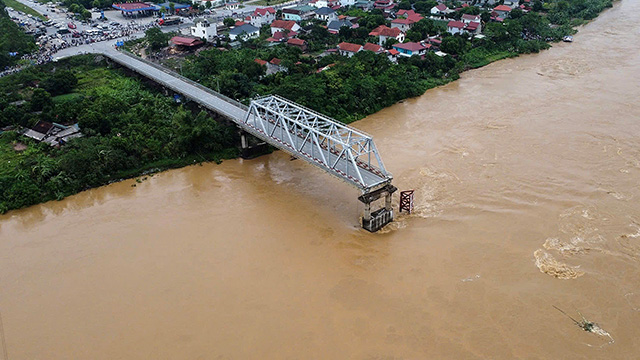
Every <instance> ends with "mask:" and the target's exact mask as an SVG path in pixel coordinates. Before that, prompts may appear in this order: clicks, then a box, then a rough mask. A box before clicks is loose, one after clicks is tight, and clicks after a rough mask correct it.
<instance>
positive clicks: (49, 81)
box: [40, 69, 78, 96]
mask: <svg viewBox="0 0 640 360" xmlns="http://www.w3.org/2000/svg"><path fill="white" fill-rule="evenodd" d="M76 84H78V79H77V78H76V77H75V75H73V73H72V72H71V71H69V70H64V69H60V70H58V71H56V72H55V73H53V75H51V76H49V77H47V78H46V79H44V80H43V81H42V83H41V84H40V86H41V87H42V88H43V89H45V90H47V91H48V92H49V93H50V94H51V95H53V96H56V95H61V94H66V93H68V92H70V91H71V90H72V89H73V88H74V87H75V86H76Z"/></svg>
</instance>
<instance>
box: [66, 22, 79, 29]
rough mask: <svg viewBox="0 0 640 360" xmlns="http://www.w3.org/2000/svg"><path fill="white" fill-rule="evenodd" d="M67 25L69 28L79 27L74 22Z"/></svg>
mask: <svg viewBox="0 0 640 360" xmlns="http://www.w3.org/2000/svg"><path fill="white" fill-rule="evenodd" d="M67 26H68V27H69V29H76V28H77V26H76V24H74V23H72V22H70V23H68V24H67Z"/></svg>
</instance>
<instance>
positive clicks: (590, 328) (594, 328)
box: [553, 305, 614, 344]
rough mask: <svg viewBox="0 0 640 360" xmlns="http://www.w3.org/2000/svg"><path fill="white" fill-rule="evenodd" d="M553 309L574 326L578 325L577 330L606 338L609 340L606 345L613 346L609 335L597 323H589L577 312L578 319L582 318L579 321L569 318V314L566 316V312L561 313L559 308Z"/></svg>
mask: <svg viewBox="0 0 640 360" xmlns="http://www.w3.org/2000/svg"><path fill="white" fill-rule="evenodd" d="M553 307H554V308H556V310H558V311H560V312H561V313H563V314H564V315H566V316H567V317H568V318H569V319H571V320H572V321H573V322H574V323H575V324H576V325H578V327H579V328H581V329H582V330H584V331H587V332H590V333H594V334H596V335H600V336H602V337H608V338H609V340H610V341H609V342H608V344H613V343H614V340H613V338H612V337H611V335H610V334H609V333H608V332H607V331H605V330H604V329H603V328H601V327H600V325H598V324H597V323H595V322H593V321H589V320H587V318H585V317H584V315H582V313H580V311H578V315H580V317H581V318H582V319H581V320H580V321H578V320H576V319H574V318H572V317H571V316H569V314H567V313H566V312H564V311H562V309H560V308H559V307H557V306H555V305H553Z"/></svg>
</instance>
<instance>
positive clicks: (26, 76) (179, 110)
mask: <svg viewBox="0 0 640 360" xmlns="http://www.w3.org/2000/svg"><path fill="white" fill-rule="evenodd" d="M0 93H1V94H3V95H2V97H1V98H0V110H1V113H0V124H1V126H7V125H22V126H32V125H34V124H35V123H36V122H37V121H38V120H46V121H52V122H57V123H62V124H74V123H79V125H80V128H81V129H82V132H83V133H84V134H85V135H86V136H85V137H83V138H78V139H73V140H71V141H70V142H69V144H67V145H65V146H63V147H61V148H59V149H58V148H52V147H50V146H48V145H47V144H42V143H36V142H35V141H32V140H30V139H28V138H25V137H22V136H19V135H18V134H17V133H15V132H4V133H2V134H1V135H0V212H5V211H7V210H9V209H15V208H20V207H23V206H28V205H32V204H35V203H39V202H42V201H46V200H51V199H61V198H63V197H65V196H67V195H70V194H74V193H77V192H78V191H81V190H84V189H88V188H91V187H95V186H100V185H103V184H106V183H109V182H111V181H115V180H118V179H121V178H124V177H131V176H135V175H137V174H140V173H142V172H144V171H147V170H151V169H165V168H169V167H176V166H183V165H185V164H189V163H193V162H194V161H198V162H200V161H206V160H219V159H221V158H229V157H235V156H236V153H237V150H236V148H235V143H236V139H235V136H236V135H235V131H234V130H233V129H232V128H229V127H225V126H222V125H219V124H218V123H217V122H216V121H214V120H212V119H211V118H210V117H209V116H208V115H207V114H206V113H204V112H201V113H199V114H197V115H194V114H192V113H191V112H190V111H188V110H186V109H184V108H183V107H182V106H179V105H176V104H175V103H174V102H173V100H172V99H171V98H169V97H166V96H163V95H161V94H159V93H158V92H155V91H152V90H151V89H147V88H145V87H144V86H143V85H142V84H141V83H140V81H138V80H136V79H133V78H130V77H127V76H125V75H123V74H121V73H120V72H119V71H116V70H113V69H109V68H107V67H106V66H105V65H104V64H102V63H96V62H95V61H94V57H93V56H80V57H74V58H71V59H67V60H65V61H62V62H59V63H55V64H49V65H46V66H40V67H31V68H29V69H27V70H24V71H22V72H20V73H18V74H15V75H11V76H8V77H5V78H2V79H0ZM21 100H24V101H26V102H24V103H23V102H22V101H21ZM20 144H26V145H27V149H26V150H24V151H22V152H18V151H15V150H14V146H20Z"/></svg>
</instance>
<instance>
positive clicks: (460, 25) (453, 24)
mask: <svg viewBox="0 0 640 360" xmlns="http://www.w3.org/2000/svg"><path fill="white" fill-rule="evenodd" d="M447 27H448V28H458V29H464V23H463V22H462V21H455V20H451V21H449V23H448V24H447Z"/></svg>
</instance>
